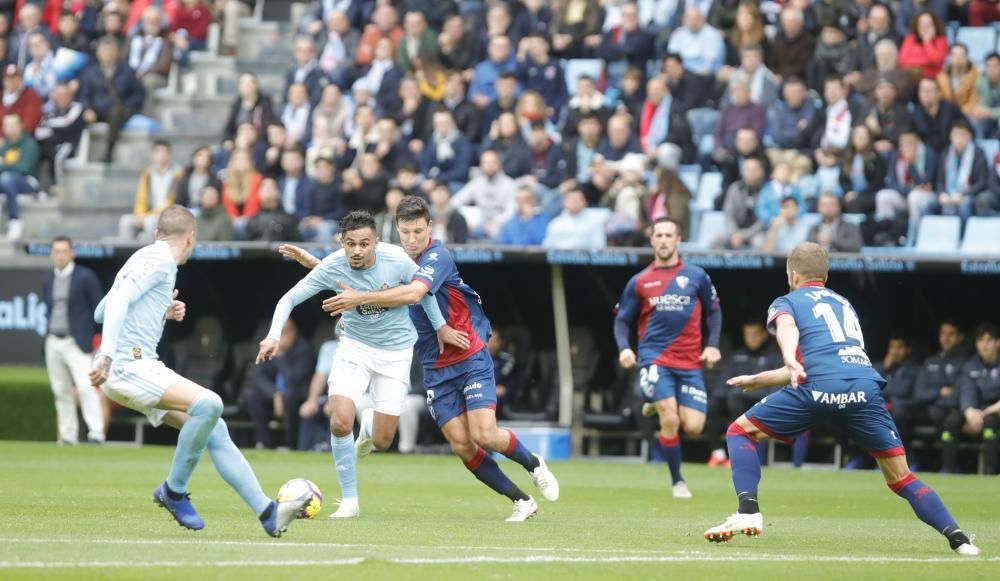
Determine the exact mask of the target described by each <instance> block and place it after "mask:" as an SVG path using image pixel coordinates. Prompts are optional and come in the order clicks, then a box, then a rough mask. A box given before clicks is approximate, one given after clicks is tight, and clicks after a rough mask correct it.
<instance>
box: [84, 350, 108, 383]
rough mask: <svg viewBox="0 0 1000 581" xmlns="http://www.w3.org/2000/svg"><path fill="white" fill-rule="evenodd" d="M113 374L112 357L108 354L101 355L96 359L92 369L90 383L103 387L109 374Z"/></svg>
mask: <svg viewBox="0 0 1000 581" xmlns="http://www.w3.org/2000/svg"><path fill="white" fill-rule="evenodd" d="M110 374H111V358H110V357H108V356H107V355H99V356H98V357H97V358H96V359H94V365H93V367H91V369H90V373H89V374H88V375H89V376H90V385H93V386H94V387H101V385H102V384H103V383H104V382H105V381H107V380H108V375H110Z"/></svg>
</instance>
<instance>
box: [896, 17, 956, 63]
mask: <svg viewBox="0 0 1000 581" xmlns="http://www.w3.org/2000/svg"><path fill="white" fill-rule="evenodd" d="M947 56H948V39H947V38H946V37H945V35H944V22H942V21H941V19H940V18H938V17H937V16H935V15H934V13H932V12H921V13H920V14H918V15H917V16H916V17H914V19H913V21H912V23H911V24H910V33H909V34H907V35H906V38H904V39H903V45H902V46H901V47H900V49H899V66H900V68H903V69H911V70H912V71H913V72H914V73H915V74H917V75H919V76H921V77H923V78H925V79H934V78H935V77H937V76H938V74H940V73H941V68H942V67H944V59H945V57H947Z"/></svg>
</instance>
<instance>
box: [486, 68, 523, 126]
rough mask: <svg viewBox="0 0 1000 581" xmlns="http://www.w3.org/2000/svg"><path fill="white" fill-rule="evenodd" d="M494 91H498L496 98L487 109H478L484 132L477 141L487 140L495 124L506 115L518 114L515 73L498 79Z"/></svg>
mask: <svg viewBox="0 0 1000 581" xmlns="http://www.w3.org/2000/svg"><path fill="white" fill-rule="evenodd" d="M494 89H495V90H496V98H495V99H493V100H492V101H490V103H489V104H488V105H487V106H486V108H485V109H483V110H481V111H480V110H479V109H478V108H477V109H476V112H477V113H476V114H477V115H478V116H479V118H480V119H481V120H482V122H481V128H482V131H483V134H482V136H480V137H479V138H477V141H480V140H482V139H485V138H487V137H488V136H489V133H490V131H492V129H493V125H494V123H496V120H497V119H499V118H500V116H501V115H503V114H504V113H516V112H517V105H518V100H517V96H518V85H517V76H516V75H515V74H514V73H503V74H501V75H500V76H499V77H497V80H496V83H494Z"/></svg>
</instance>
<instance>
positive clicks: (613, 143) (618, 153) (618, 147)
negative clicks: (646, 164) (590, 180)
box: [597, 113, 642, 162]
mask: <svg viewBox="0 0 1000 581" xmlns="http://www.w3.org/2000/svg"><path fill="white" fill-rule="evenodd" d="M629 153H642V146H641V145H640V144H639V138H638V137H637V136H636V135H634V134H633V133H632V121H631V117H630V116H629V114H628V113H615V114H614V115H612V116H611V118H610V119H609V120H608V134H607V137H605V138H604V139H603V140H601V143H600V145H598V146H597V155H599V156H600V159H601V161H604V162H608V161H621V159H622V158H624V157H625V155H627V154H629Z"/></svg>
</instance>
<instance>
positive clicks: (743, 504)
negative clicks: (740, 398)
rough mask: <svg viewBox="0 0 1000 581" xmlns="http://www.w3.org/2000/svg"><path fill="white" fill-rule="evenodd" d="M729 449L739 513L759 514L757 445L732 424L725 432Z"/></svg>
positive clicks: (743, 431)
mask: <svg viewBox="0 0 1000 581" xmlns="http://www.w3.org/2000/svg"><path fill="white" fill-rule="evenodd" d="M726 443H727V444H728V448H729V462H730V463H731V464H732V469H733V486H734V487H735V488H736V496H737V497H738V498H739V501H740V506H739V512H741V513H744V514H753V513H757V512H760V507H759V506H758V504H757V485H758V484H760V457H759V456H758V455H757V443H756V442H754V440H753V438H751V437H750V436H749V435H748V434H747V433H746V431H745V430H744V429H743V428H742V427H740V426H739V425H738V424H736V423H735V422H733V423H732V424H730V426H729V430H727V431H726Z"/></svg>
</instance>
